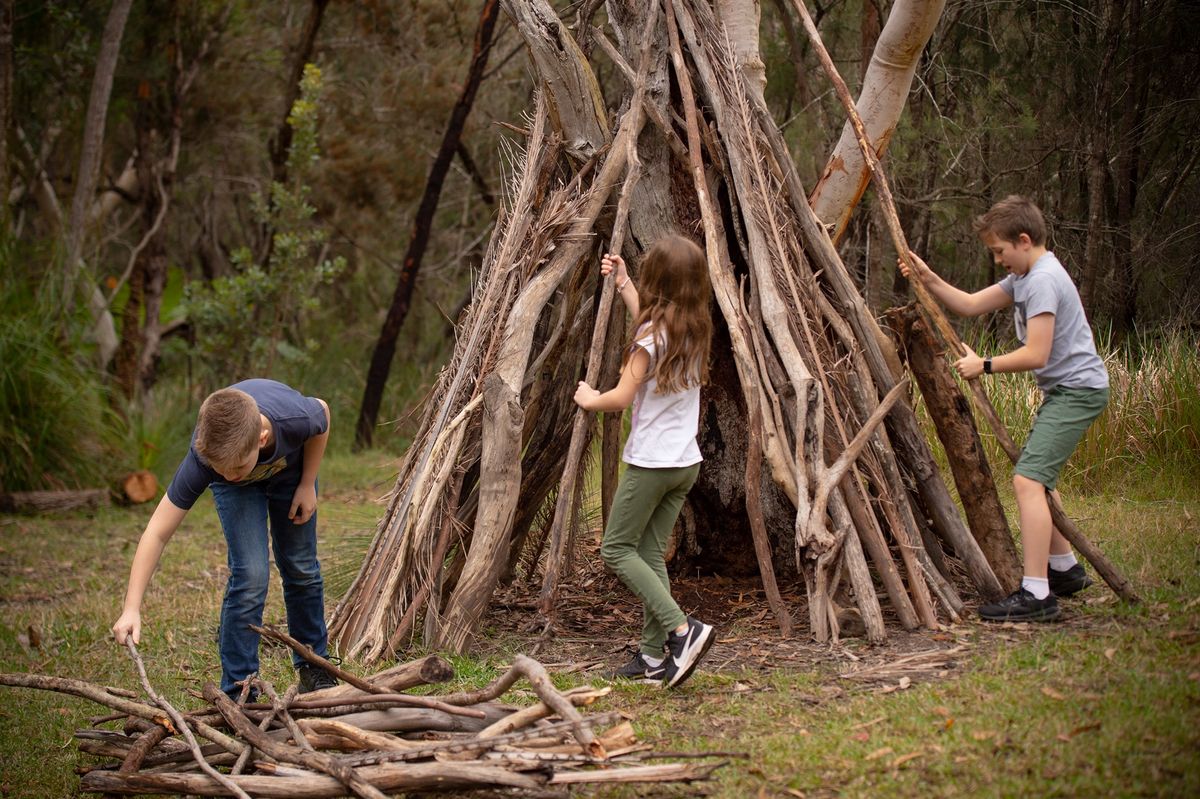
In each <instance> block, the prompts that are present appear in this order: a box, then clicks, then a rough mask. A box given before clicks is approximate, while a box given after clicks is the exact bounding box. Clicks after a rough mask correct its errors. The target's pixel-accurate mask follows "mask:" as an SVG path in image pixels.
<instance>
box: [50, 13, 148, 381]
mask: <svg viewBox="0 0 1200 799" xmlns="http://www.w3.org/2000/svg"><path fill="white" fill-rule="evenodd" d="M131 5H133V0H113V4H112V8H110V9H109V12H108V21H107V22H106V23H105V25H104V34H103V36H102V38H101V40H100V53H99V56H98V57H97V59H96V72H95V74H94V75H93V76H92V91H91V94H90V96H89V97H88V107H87V116H86V117H85V119H84V126H83V143H82V145H81V146H80V151H79V169H78V171H77V172H76V175H75V179H76V184H75V194H74V196H73V197H72V199H71V215H70V217H69V218H68V220H67V229H66V234H67V240H66V244H67V246H66V261H65V263H64V265H63V268H64V270H65V273H66V281H65V285H66V288H67V296H68V297H70V296H73V295H74V293H75V291H77V290H78V291H79V292H81V296H83V297H86V298H87V305H88V310H89V311H90V312H91V314H92V319H93V321H94V328H93V331H92V332H93V336H94V337H95V339H96V344H97V347H98V349H99V356H100V362H101V364H104V365H107V364H108V362H109V360H110V359H111V358H112V356H113V353H114V352H116V349H117V335H116V328H115V326H114V325H113V319H112V314H111V313H110V312H109V310H108V302H107V301H106V300H105V299H104V295H103V294H101V293H100V288H99V286H96V285H92V281H91V280H90V279H89V280H87V281H86V283H87V285H84V278H85V276H86V275H87V268H86V265H85V264H84V263H83V262H82V260H81V258H82V255H83V243H84V240H85V235H86V232H87V231H86V227H87V211H88V209H89V208H90V207H91V205H92V194H93V193H95V191H96V181H97V179H98V177H99V172H100V156H101V153H102V151H103V148H104V123H105V121H106V120H107V119H108V100H109V97H110V96H111V95H112V84H113V75H114V74H115V73H116V71H117V58H118V56H119V55H120V53H121V37H122V36H123V35H124V33H125V22H126V20H128V19H129V8H130V6H131Z"/></svg>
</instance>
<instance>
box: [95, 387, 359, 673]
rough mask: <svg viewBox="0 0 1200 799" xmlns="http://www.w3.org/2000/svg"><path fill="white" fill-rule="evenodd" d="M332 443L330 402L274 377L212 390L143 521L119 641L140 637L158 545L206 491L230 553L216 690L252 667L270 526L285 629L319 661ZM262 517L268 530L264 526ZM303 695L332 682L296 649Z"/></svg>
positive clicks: (324, 641) (323, 649) (117, 627)
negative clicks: (320, 513) (325, 496)
mask: <svg viewBox="0 0 1200 799" xmlns="http://www.w3.org/2000/svg"><path fill="white" fill-rule="evenodd" d="M328 440H329V406H328V405H327V404H326V403H325V401H324V400H320V399H317V398H315V397H305V396H303V395H302V394H300V393H299V392H298V391H296V390H295V389H292V388H289V387H288V386H285V385H284V384H283V383H277V382H275V381H274V380H262V379H255V380H245V381H242V382H241V383H236V384H234V385H232V386H230V387H229V388H224V389H221V390H220V391H216V392H214V393H213V394H211V395H209V397H208V399H206V400H205V401H204V403H203V404H202V405H201V406H200V415H199V419H198V420H197V423H196V430H195V432H194V433H193V434H192V444H191V446H190V447H189V448H188V453H187V455H186V456H184V459H183V462H182V463H180V464H179V468H178V469H177V470H176V471H175V477H174V478H173V479H172V480H171V484H170V485H169V486H167V493H166V496H164V497H163V498H162V501H161V502H159V504H158V508H157V509H156V510H155V511H154V514H153V516H151V517H150V522H149V523H148V524H147V525H146V530H145V532H143V533H142V537H141V540H140V541H139V542H138V547H137V552H136V554H134V556H133V567H132V568H131V569H130V573H129V587H128V589H127V590H126V593H125V606H124V609H123V610H122V612H121V617H120V618H119V619H117V621H116V623H115V624H113V628H112V629H113V635H114V636H115V637H116V639H117V642H118V643H121V644H124V643H125V639H126V638H127V637H129V636H133V641H134V643H137V642H138V640H139V639H140V637H141V626H142V618H141V606H142V597H143V595H144V594H145V592H146V586H147V585H148V584H149V583H150V577H151V575H153V573H154V570H155V568H156V567H157V566H158V561H159V558H160V557H161V556H162V551H163V548H164V547H165V546H166V544H167V541H169V540H170V539H171V536H172V535H174V534H175V531H176V530H177V529H178V528H179V524H180V522H182V521H183V517H184V516H186V515H187V512H188V510H190V509H191V507H192V505H193V504H194V503H195V502H196V500H197V499H198V498H199V497H200V495H201V494H202V493H204V489H206V488H209V487H211V488H212V492H213V499H214V500H215V502H216V506H217V516H218V517H219V518H220V520H221V529H222V531H223V532H224V533H225V541H226V543H227V544H228V549H229V554H228V562H229V582H228V584H227V585H226V588H225V599H224V602H223V603H222V605H221V627H220V634H219V647H220V654H221V690H223V691H225V692H226V693H227V694H231V695H236V694H237V693H238V692H239V689H238V686H237V682H238V681H239V680H244V679H245V678H246V677H247V676H249V675H251V674H255V673H256V672H257V671H258V644H259V636H258V633H256V632H254V631H253V630H251V629H250V625H251V624H254V625H261V624H262V616H263V609H264V607H265V606H266V601H267V583H268V577H269V574H268V568H269V559H268V553H267V539H268V532H269V534H270V539H271V545H272V547H273V549H274V551H275V562H276V564H277V566H278V568H279V573H280V577H281V578H282V581H283V600H284V604H285V606H286V608H287V621H288V629H289V631H290V633H291V635H292V636H293V637H294V638H296V639H297V640H299V641H300V642H301V643H303V644H307V645H308V646H310V647H312V648H313V650H314V651H315V652H316V653H317V654H318V655H321V656H322V657H324V656H325V655H326V653H327V649H328V636H327V633H326V629H325V595H324V591H325V589H324V582H323V580H322V578H321V565H320V563H319V562H318V561H317V516H316V511H317V470H318V469H319V468H320V466H321V459H322V457H323V456H324V454H325V444H326V442H328ZM268 520H269V522H270V529H269V531H268ZM293 662H294V664H295V666H296V668H297V671H298V672H299V675H300V690H301V692H305V691H313V690H317V689H320V688H328V687H331V686H333V685H336V684H337V680H335V679H334V677H333V676H332V675H331V674H329V673H328V672H327V671H325V670H324V669H322V668H320V667H318V666H313V665H311V664H308V663H306V662H305V661H304V660H303V659H302V658H300V657H299V656H298V655H294V656H293Z"/></svg>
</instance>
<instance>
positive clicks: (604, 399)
mask: <svg viewBox="0 0 1200 799" xmlns="http://www.w3.org/2000/svg"><path fill="white" fill-rule="evenodd" d="M649 370H650V353H648V352H646V351H645V350H644V349H642V348H641V347H638V350H637V352H635V353H634V354H633V357H631V358H630V359H629V363H627V364H626V365H625V368H624V369H623V370H622V371H621V379H620V380H619V381H618V382H617V385H616V387H615V388H612V389H609V390H608V391H605V392H604V393H603V394H601V393H600V392H599V391H597V390H596V389H594V388H592V387H591V386H589V385H588V384H587V383H585V382H584V381H582V380H580V381H579V387H578V388H576V389H575V403H576V404H577V405H579V407H580V408H583V409H584V410H585V411H597V412H604V411H623V410H625V409H626V408H628V407H629V406H630V405H632V404H633V398H634V396H635V395H636V394H637V388H638V384H640V383H641V382H642V381H643V380H645V379H646V373H647V372H648V371H649Z"/></svg>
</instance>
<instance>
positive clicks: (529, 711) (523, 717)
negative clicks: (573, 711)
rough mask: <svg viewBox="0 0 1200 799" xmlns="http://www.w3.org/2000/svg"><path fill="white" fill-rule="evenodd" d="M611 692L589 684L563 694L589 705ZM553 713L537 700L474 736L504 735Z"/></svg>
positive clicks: (571, 699) (548, 707)
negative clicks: (534, 703) (535, 702)
mask: <svg viewBox="0 0 1200 799" xmlns="http://www.w3.org/2000/svg"><path fill="white" fill-rule="evenodd" d="M611 692H612V689H611V688H600V689H594V688H591V687H590V686H586V685H584V686H580V687H578V688H572V689H571V690H569V691H566V692H565V693H564V694H563V696H565V697H566V698H567V700H568V701H570V703H571V704H572V705H590V704H591V703H592V702H594V701H596V700H597V699H599V698H600V697H603V696H607V695H608V694H609V693H611ZM553 713H554V709H553V708H552V707H550V706H549V705H547V704H546V703H545V702H538V703H537V704H536V705H530V706H529V707H526V708H522V709H521V710H518V711H516V712H514V713H510V714H509V715H507V716H505V717H504V718H502V719H500V720H499V721H496V722H493V723H492V724H490V725H488V726H487V727H484V728H483V729H482V730H480V731H479V733H477V734H476V736H475V737H476V738H494V737H496V736H497V735H505V734H507V733H510V732H515V731H516V730H519V729H522V728H523V727H526V726H528V725H530V724H532V723H533V722H535V721H537V720H538V719H544V718H546V717H547V716H549V715H551V714H553Z"/></svg>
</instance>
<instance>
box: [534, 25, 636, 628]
mask: <svg viewBox="0 0 1200 799" xmlns="http://www.w3.org/2000/svg"><path fill="white" fill-rule="evenodd" d="M657 19H658V4H657V3H653V4H652V6H651V9H650V11H649V13H648V14H647V15H646V25H645V28H644V30H643V31H642V50H641V60H640V63H639V64H638V74H637V82H636V83H635V85H634V90H633V98H632V99H631V100H630V101H629V110H627V111H626V112H625V113H627V114H631V115H632V117H631V119H632V122H631V128H630V135H629V136H628V138H627V139H626V140H625V141H626V143H627V148H628V150H627V153H626V159H625V161H626V166H625V181H624V183H623V184H622V186H621V194H620V196H619V198H618V200H617V217H616V222H615V223H614V226H613V235H612V240H611V241H610V242H609V246H608V251H609V252H612V253H617V254H619V253H620V252H621V247H622V245H623V244H624V241H623V239H624V238H625V220H626V217H628V215H629V196H630V194H632V192H633V186H634V184H636V183H637V179H638V176H639V174H640V171H641V170H640V163H639V161H638V155H637V139H638V134H639V133H640V132H641V130H642V125H643V124H644V122H645V114H644V113H643V110H644V104H643V102H642V98H643V97H644V95H645V93H646V79H647V75H648V74H649V72H650V42H651V35H652V33H653V30H654V23H655V22H656V21H657ZM615 293H616V292H615V291H614V290H613V281H607V280H606V281H604V285H603V287H602V288H601V291H600V307H599V308H598V309H597V310H596V321H595V327H594V328H593V329H592V344H591V348H590V349H589V350H588V362H587V372H586V373H585V375H584V380H586V381H587V383H588V385H594V384H595V383H596V378H597V376H598V375H599V372H600V359H601V357H602V356H603V354H604V341H605V339H606V338H607V336H608V320H609V317H610V316H611V315H612V314H611V311H612V306H613V297H614V295H615ZM592 419H593V416H592V414H591V413H590V412H588V411H585V410H584V409H583V408H576V409H575V419H574V421H573V423H572V427H571V443H570V446H569V447H568V449H567V459H566V463H565V464H564V466H563V473H562V479H561V480H560V482H559V485H558V501H557V503H556V505H555V508H554V521H553V522H552V523H551V527H550V552H549V553H548V555H547V556H546V574H545V575H544V577H543V579H542V594H541V598H540V600H539V603H538V609H539V611H540V612H541V614H542V616H543V617H544V618H545V619H546V626H545V630H544V631H543V636H546V635H548V634H549V632H550V630H551V628H552V627H553V624H554V618H555V605H556V604H557V601H558V577H559V570H560V568H561V565H562V558H563V549H564V547H565V542H566V536H565V535H564V528H565V527H566V525H567V522H568V519H569V517H570V516H571V508H572V505H573V504H574V498H575V482H576V480H577V479H578V472H579V464H580V461H581V460H582V458H583V450H584V446H585V445H586V444H587V442H588V440H589V439H590V438H591V436H590V430H591V423H592Z"/></svg>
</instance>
